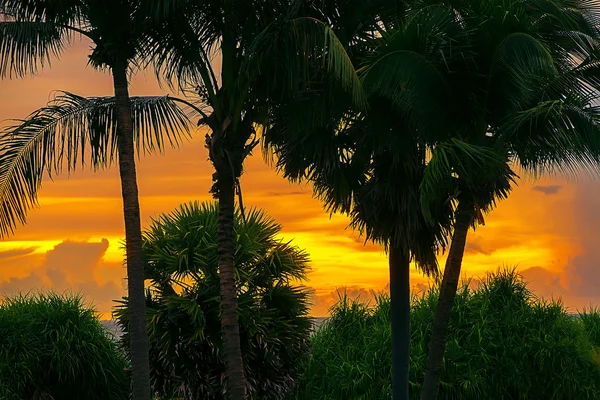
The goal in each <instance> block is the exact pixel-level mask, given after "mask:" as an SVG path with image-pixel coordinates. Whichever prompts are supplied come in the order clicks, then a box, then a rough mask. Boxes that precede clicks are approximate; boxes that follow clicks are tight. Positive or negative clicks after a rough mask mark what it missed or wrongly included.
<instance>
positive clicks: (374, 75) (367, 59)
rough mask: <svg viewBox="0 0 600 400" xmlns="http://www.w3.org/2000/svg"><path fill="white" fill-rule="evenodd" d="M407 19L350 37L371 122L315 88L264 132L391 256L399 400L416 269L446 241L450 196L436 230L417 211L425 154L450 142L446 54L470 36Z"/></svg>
mask: <svg viewBox="0 0 600 400" xmlns="http://www.w3.org/2000/svg"><path fill="white" fill-rule="evenodd" d="M340 10H341V8H340ZM409 11H410V9H408V8H407V9H406V10H404V9H402V7H394V8H393V9H389V8H386V9H384V10H383V12H382V10H381V9H378V10H376V11H375V14H374V15H372V18H373V20H374V21H375V25H376V26H375V27H373V26H368V25H366V24H363V23H362V21H360V19H359V20H357V22H358V23H357V24H356V25H355V26H350V28H349V29H346V30H345V31H348V32H353V34H352V36H350V39H348V41H347V43H346V45H347V46H348V48H349V50H348V53H349V54H353V55H354V57H355V60H356V63H357V64H358V65H360V69H359V77H360V79H361V82H362V84H363V88H364V90H365V92H366V94H367V95H368V100H369V110H368V112H366V113H365V112H364V111H362V110H357V109H356V108H354V107H353V106H352V104H351V101H350V100H349V99H347V100H346V99H345V97H344V96H343V95H342V94H340V93H338V92H336V91H335V88H332V87H331V86H330V85H328V82H327V80H326V79H324V80H323V81H318V80H317V79H314V78H313V85H312V87H311V88H310V89H311V90H307V91H306V92H305V93H303V95H302V96H297V97H295V98H292V99H288V101H289V104H284V105H282V106H280V107H279V108H278V109H277V110H276V112H275V118H274V119H273V121H274V122H273V125H272V126H271V128H270V129H269V130H268V131H267V132H266V138H267V143H268V145H269V146H271V147H272V149H273V151H274V152H275V153H276V155H277V157H278V162H277V164H278V167H279V168H280V169H281V170H282V171H283V173H284V175H285V176H286V177H288V178H290V179H292V180H300V179H308V180H310V181H312V182H313V184H314V188H315V192H316V194H317V196H319V197H320V198H322V199H323V200H324V202H325V204H326V206H327V208H328V209H329V210H330V211H332V212H336V211H341V212H344V213H348V214H350V216H351V225H352V226H354V227H355V228H358V229H359V230H360V231H363V232H364V233H365V234H366V238H367V239H371V240H374V241H377V242H380V243H382V244H383V245H384V246H385V247H386V248H387V250H388V257H389V267H390V292H391V293H390V294H391V302H392V304H391V308H392V311H391V312H392V318H391V319H392V391H393V398H394V399H406V398H408V392H409V374H408V367H409V342H410V321H409V315H410V291H409V271H410V263H411V261H415V262H416V264H417V265H418V266H419V267H420V268H421V270H423V271H424V272H426V273H427V274H433V275H435V274H436V273H437V261H436V254H437V252H438V250H440V249H442V248H444V247H445V245H446V237H447V235H448V234H449V232H450V231H449V229H450V221H451V218H452V209H451V207H450V203H449V202H447V201H446V199H447V198H448V196H449V195H451V194H452V192H451V190H452V187H448V186H443V187H440V188H439V189H440V190H438V191H437V192H436V193H435V195H436V196H437V197H436V199H437V201H436V200H435V199H433V198H432V197H430V198H432V202H433V203H435V205H433V204H432V207H431V208H428V209H433V213H432V215H431V216H434V218H433V219H434V220H435V223H434V224H428V223H427V221H426V220H425V219H424V216H423V214H422V213H421V211H420V209H421V202H420V194H419V190H420V185H421V181H422V179H423V175H424V172H425V165H426V161H427V160H428V157H429V156H428V153H429V152H430V150H431V149H433V146H434V145H435V144H437V143H438V142H440V141H444V140H449V139H450V138H449V137H448V127H449V125H448V124H449V122H450V116H451V115H453V114H454V112H455V110H454V109H453V108H452V105H453V104H454V102H453V100H452V92H451V91H450V90H449V88H448V86H447V83H446V77H447V76H448V75H450V74H451V73H452V69H453V68H454V65H452V64H449V61H451V62H458V61H457V59H456V58H453V57H451V55H452V51H454V50H455V51H457V52H460V49H458V48H456V49H449V48H448V46H444V45H443V44H444V43H445V42H447V41H453V42H454V41H455V38H454V37H455V36H459V35H463V34H464V33H463V29H462V28H461V27H460V23H459V22H458V21H456V20H455V19H454V18H453V17H452V16H451V15H450V13H449V12H437V13H422V14H416V15H411V14H410V13H409ZM355 15H360V16H365V15H368V12H367V10H365V11H363V12H357V13H356V14H355ZM361 25H362V26H361ZM369 27H371V28H372V31H369V29H368V28H369ZM352 28H353V29H352ZM338 29H339V28H338ZM361 29H364V30H361ZM357 32H358V33H357ZM339 36H340V37H343V36H344V35H343V34H339ZM331 98H335V99H336V100H335V102H331V101H330V99H331ZM449 105H450V106H449ZM315 116H316V118H315ZM461 143H462V142H459V143H457V145H456V148H452V150H453V151H454V152H455V153H457V154H462V155H465V156H468V157H469V158H470V159H472V160H473V162H474V163H475V164H477V165H484V163H485V162H487V161H489V159H493V158H494V157H492V155H491V154H490V153H491V152H489V151H487V152H486V151H483V150H481V149H479V148H476V147H474V146H466V145H464V144H461ZM444 190H446V193H443V191H444ZM441 192H442V193H441Z"/></svg>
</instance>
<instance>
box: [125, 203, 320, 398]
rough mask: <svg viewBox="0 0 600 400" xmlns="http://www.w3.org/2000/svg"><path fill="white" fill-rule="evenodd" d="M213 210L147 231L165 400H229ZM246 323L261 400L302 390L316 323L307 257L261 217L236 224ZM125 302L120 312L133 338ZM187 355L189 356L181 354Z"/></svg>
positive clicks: (153, 353)
mask: <svg viewBox="0 0 600 400" xmlns="http://www.w3.org/2000/svg"><path fill="white" fill-rule="evenodd" d="M218 212H219V208H218V205H217V204H216V203H215V202H203V203H199V202H190V203H186V204H182V205H181V206H179V207H178V208H176V209H175V210H173V211H172V212H170V213H167V214H163V215H161V216H160V217H159V218H157V219H155V220H154V221H153V222H152V224H151V226H150V227H149V228H148V229H147V230H145V231H144V260H145V261H146V269H145V271H146V279H149V280H150V281H151V284H150V287H149V289H148V292H147V305H148V310H149V314H150V316H151V317H150V318H149V332H150V349H151V350H150V369H151V376H152V386H153V389H154V390H155V392H156V393H160V394H161V396H162V397H163V398H169V399H170V398H177V397H185V398H186V399H207V400H208V399H222V398H224V390H223V389H224V382H223V381H222V379H221V375H222V373H223V371H224V368H225V365H224V362H223V355H222V353H221V352H219V351H218V345H219V341H220V340H219V337H220V331H221V329H220V319H219V303H220V302H219V291H220V288H219V287H220V283H219V273H218V254H217V225H218ZM234 218H235V220H234V230H235V235H234V238H235V242H236V243H235V244H236V246H235V248H236V252H235V268H236V275H237V276H238V282H239V286H240V294H239V302H240V304H239V307H240V309H239V314H240V330H241V332H242V343H241V344H242V349H243V352H244V369H245V373H246V375H247V376H248V394H249V396H252V397H253V398H255V397H259V398H269V399H282V398H284V397H286V395H287V394H289V392H290V391H291V390H292V389H293V388H294V386H295V384H296V382H297V379H298V376H299V373H300V369H301V368H300V365H301V363H299V360H301V359H303V358H305V357H307V356H309V350H310V349H309V339H310V330H311V322H310V318H309V317H308V312H309V304H308V299H307V294H306V293H305V292H304V291H303V290H302V289H301V287H299V286H297V285H298V283H299V282H301V281H302V280H304V279H305V278H306V272H307V270H308V256H307V254H306V253H305V252H304V251H303V250H301V249H299V248H298V247H296V246H294V245H293V244H291V243H290V242H283V241H282V240H281V239H279V238H277V236H278V235H279V233H280V231H281V226H280V225H279V224H277V223H276V222H275V221H274V220H273V219H272V218H271V217H269V216H268V215H266V214H265V213H264V212H263V211H261V210H259V209H251V210H248V211H247V212H246V215H245V217H242V215H241V212H240V209H239V208H238V209H236V212H235V216H234ZM127 314H128V313H127V300H125V301H122V302H120V305H119V306H118V307H117V309H116V310H115V316H116V319H117V320H118V321H119V324H120V325H121V326H122V327H123V331H124V337H123V338H122V340H123V341H124V345H125V349H127V340H126V336H127V334H128V323H127V321H128V315H127ZM181 348H185V351H183V352H181V351H178V349H181Z"/></svg>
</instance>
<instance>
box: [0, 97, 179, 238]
mask: <svg viewBox="0 0 600 400" xmlns="http://www.w3.org/2000/svg"><path fill="white" fill-rule="evenodd" d="M131 112H132V117H133V125H134V126H133V128H134V136H135V138H134V140H135V145H136V148H137V151H138V155H139V154H140V152H142V151H143V152H154V151H160V150H162V149H163V148H164V146H165V138H166V140H167V141H168V142H169V144H170V145H171V146H177V145H178V144H179V143H180V142H181V140H182V139H184V138H186V137H187V136H188V133H189V131H188V126H189V125H188V124H189V120H188V118H187V116H186V114H185V113H184V112H183V111H182V110H181V108H180V107H179V106H178V105H177V103H176V102H175V101H173V100H172V99H171V98H170V97H168V96H162V97H158V96H157V97H132V98H131ZM116 128H117V122H116V112H115V102H114V98H113V97H92V98H85V97H81V96H78V95H75V94H72V93H68V92H60V93H59V94H58V95H57V96H56V97H55V98H54V100H52V101H51V102H50V103H49V104H48V105H47V106H46V107H44V108H41V109H39V110H37V111H35V112H33V113H32V114H30V115H29V116H28V117H27V118H26V119H24V120H21V121H18V123H17V124H14V125H12V126H8V127H6V128H4V129H3V130H2V131H1V133H0V237H3V236H5V235H7V234H9V233H12V232H13V231H14V228H15V226H16V224H17V223H25V216H26V213H27V210H29V209H30V208H31V207H33V206H35V205H36V202H37V191H38V190H39V188H40V186H41V183H42V176H43V173H44V171H46V172H47V173H48V174H49V175H50V176H52V174H54V173H58V172H61V170H62V167H63V164H64V163H66V166H67V168H68V171H72V170H74V169H75V168H76V167H77V165H78V164H81V166H84V165H85V163H86V162H88V161H89V162H90V163H91V165H92V166H93V168H100V167H105V166H108V165H110V164H111V163H112V161H113V160H114V159H115V157H116V151H117V146H116V145H117V140H118V138H117V129H116Z"/></svg>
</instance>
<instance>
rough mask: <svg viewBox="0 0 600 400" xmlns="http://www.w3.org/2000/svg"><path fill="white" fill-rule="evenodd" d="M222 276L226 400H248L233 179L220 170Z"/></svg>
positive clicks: (219, 245) (220, 254)
mask: <svg viewBox="0 0 600 400" xmlns="http://www.w3.org/2000/svg"><path fill="white" fill-rule="evenodd" d="M218 176H219V178H218V182H217V184H218V190H219V194H218V196H219V225H218V232H219V239H218V253H219V275H220V281H221V336H222V340H223V355H224V358H225V370H226V372H227V392H228V394H227V398H228V399H229V400H245V399H246V379H245V377H244V364H243V359H242V349H241V345H240V327H239V320H238V303H237V290H236V281H235V267H234V254H235V252H234V248H233V212H234V204H235V189H234V179H233V177H232V176H231V173H230V172H229V173H228V172H225V173H221V171H219V175H218Z"/></svg>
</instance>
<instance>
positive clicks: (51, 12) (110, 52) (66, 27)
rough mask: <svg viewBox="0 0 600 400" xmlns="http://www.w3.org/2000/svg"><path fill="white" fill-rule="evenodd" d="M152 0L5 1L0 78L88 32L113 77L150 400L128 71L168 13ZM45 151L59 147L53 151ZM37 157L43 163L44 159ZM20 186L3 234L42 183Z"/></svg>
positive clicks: (142, 392)
mask: <svg viewBox="0 0 600 400" xmlns="http://www.w3.org/2000/svg"><path fill="white" fill-rule="evenodd" d="M151 4H152V3H151V2H146V1H142V0H115V1H110V2H106V1H104V0H69V1H53V0H5V1H3V2H2V5H0V76H1V77H6V76H22V75H25V74H28V73H35V72H36V70H37V68H38V67H40V66H43V65H44V64H45V63H46V62H47V61H49V60H50V59H51V58H52V57H58V56H59V55H60V54H61V53H62V51H64V50H65V48H66V47H67V45H68V44H70V43H71V42H72V41H73V40H74V38H75V37H81V36H85V37H87V38H88V39H90V40H91V41H92V43H93V48H92V51H91V54H90V55H89V59H90V64H91V65H92V66H93V67H94V68H97V69H101V70H109V71H110V72H111V74H112V77H113V88H114V95H115V96H114V102H115V108H114V118H115V120H116V121H117V124H116V130H117V135H116V136H115V139H116V144H115V145H116V149H117V154H118V164H119V174H120V178H121V190H122V196H123V214H124V219H125V238H126V254H127V278H128V280H127V285H128V293H129V298H130V303H129V305H130V307H131V316H132V317H131V329H132V335H131V348H132V352H131V361H132V369H133V374H132V390H133V398H134V399H144V400H148V399H149V398H150V381H149V376H150V375H149V367H148V339H147V332H146V321H145V302H144V301H145V300H144V270H143V268H144V265H143V260H142V238H141V227H140V210H139V200H138V187H137V177H136V168H135V154H134V130H133V126H134V124H135V121H133V120H132V112H131V99H130V96H129V91H128V75H130V74H131V73H132V72H133V71H134V70H135V69H136V68H137V67H138V66H139V65H140V62H141V60H142V58H143V56H146V55H147V54H148V51H147V50H148V48H151V47H149V43H150V42H151V38H150V37H149V33H150V32H153V31H152V30H151V29H150V26H151V25H152V24H158V23H159V20H160V18H159V17H161V16H162V14H161V13H158V12H154V11H156V9H154V8H153V7H151V6H150V5H151ZM155 117H158V115H155ZM69 129H70V128H69ZM50 144H52V143H50ZM46 151H52V148H47V149H46ZM42 154H44V153H42ZM35 161H37V162H40V163H41V161H40V160H39V159H35ZM42 164H43V163H42ZM22 172H26V171H25V170H23V171H22ZM22 179H24V180H27V181H35V180H36V179H39V177H33V176H28V175H24V176H22ZM21 188H22V190H20V191H18V190H13V188H12V187H11V186H10V185H8V184H5V185H4V186H3V192H2V193H1V194H2V214H1V218H0V233H2V234H3V235H6V234H7V233H10V232H11V231H12V230H13V229H14V227H15V224H16V223H18V222H20V223H24V222H25V214H26V210H27V208H28V207H30V206H31V205H32V203H33V201H34V198H35V191H36V190H37V186H36V185H22V186H21Z"/></svg>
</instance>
